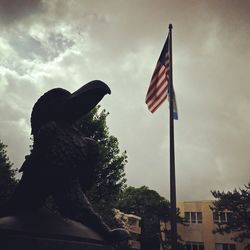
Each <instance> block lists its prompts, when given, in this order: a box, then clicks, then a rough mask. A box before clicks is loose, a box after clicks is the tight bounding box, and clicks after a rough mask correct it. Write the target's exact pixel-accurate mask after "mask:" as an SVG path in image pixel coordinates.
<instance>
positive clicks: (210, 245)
mask: <svg viewBox="0 0 250 250" xmlns="http://www.w3.org/2000/svg"><path fill="white" fill-rule="evenodd" d="M212 205H213V203H212V201H187V202H185V201H184V202H177V207H178V208H179V209H180V216H181V217H184V218H185V222H186V224H188V225H187V226H184V225H177V231H178V234H179V235H180V236H181V239H182V240H183V243H184V244H185V245H186V249H187V250H244V247H245V246H246V245H247V243H248V242H243V243H236V242H235V241H233V240H232V239H231V238H232V237H233V236H234V234H232V233H230V234H224V235H221V234H214V233H213V230H214V229H215V228H216V224H215V223H216V222H220V221H223V220H224V221H227V220H228V219H229V217H230V213H228V212H222V213H221V214H220V216H216V215H215V214H213V212H212V210H211V207H212ZM164 226H165V225H163V224H161V227H164ZM167 227H169V225H167ZM162 229H163V228H162ZM163 237H164V236H163ZM162 249H164V248H163V247H162Z"/></svg>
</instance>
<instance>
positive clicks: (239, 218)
mask: <svg viewBox="0 0 250 250" xmlns="http://www.w3.org/2000/svg"><path fill="white" fill-rule="evenodd" d="M212 194H213V196H214V197H215V199H216V200H215V201H214V203H213V207H212V210H213V212H214V213H215V216H217V217H218V216H220V215H221V213H222V212H225V211H226V212H227V215H228V216H227V220H219V221H218V222H217V226H218V227H217V228H216V229H215V231H214V233H220V234H224V233H230V232H236V233H237V235H236V236H235V237H233V238H232V239H233V240H235V241H237V242H242V241H244V240H247V239H248V240H249V239H250V182H249V183H248V184H247V185H245V186H244V188H242V189H239V190H237V189H234V191H233V192H230V191H228V192H224V191H223V192H220V191H212ZM247 247H250V244H248V246H247Z"/></svg>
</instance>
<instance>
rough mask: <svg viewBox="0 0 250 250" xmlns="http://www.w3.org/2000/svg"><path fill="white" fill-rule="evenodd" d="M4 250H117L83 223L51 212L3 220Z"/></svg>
mask: <svg viewBox="0 0 250 250" xmlns="http://www.w3.org/2000/svg"><path fill="white" fill-rule="evenodd" d="M0 247H1V249H3V250H20V249H25V250H113V247H112V246H110V245H108V244H107V243H106V242H105V240H104V239H103V237H102V236H101V235H99V234H98V233H96V232H95V231H93V230H92V229H90V228H89V227H86V226H84V225H83V224H81V223H78V222H76V221H72V220H69V219H65V218H62V217H60V216H57V215H53V214H50V213H47V212H41V211H40V212H37V213H32V214H25V215H16V216H8V217H3V218H0Z"/></svg>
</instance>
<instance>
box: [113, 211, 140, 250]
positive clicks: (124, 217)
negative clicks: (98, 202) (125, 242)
mask: <svg viewBox="0 0 250 250" xmlns="http://www.w3.org/2000/svg"><path fill="white" fill-rule="evenodd" d="M115 217H116V219H117V220H118V221H119V222H120V223H121V224H122V225H123V227H124V228H125V229H127V230H128V231H129V233H130V235H131V238H130V240H129V245H130V246H131V248H132V250H139V249H141V242H140V237H141V217H139V216H136V215H134V214H125V213H122V212H121V211H120V210H118V209H115Z"/></svg>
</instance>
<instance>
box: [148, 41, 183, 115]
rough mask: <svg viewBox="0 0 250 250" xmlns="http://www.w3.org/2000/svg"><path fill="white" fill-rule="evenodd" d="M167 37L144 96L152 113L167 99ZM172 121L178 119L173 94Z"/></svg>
mask: <svg viewBox="0 0 250 250" xmlns="http://www.w3.org/2000/svg"><path fill="white" fill-rule="evenodd" d="M169 51H170V50H169V37H168V38H167V40H166V42H165V44H164V47H163V49H162V51H161V55H160V57H159V60H158V61H157V64H156V67H155V70H154V73H153V76H152V78H151V81H150V85H149V88H148V91H147V95H146V104H147V106H148V109H149V110H150V112H152V113H154V112H155V111H156V110H157V109H158V108H159V107H160V106H161V104H162V103H163V102H164V101H165V100H166V99H167V98H168V97H169V78H170V76H169V74H170V52H169ZM173 107H174V110H173V113H174V119H175V120H177V119H178V114H177V106H176V102H175V94H174V92H173Z"/></svg>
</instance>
